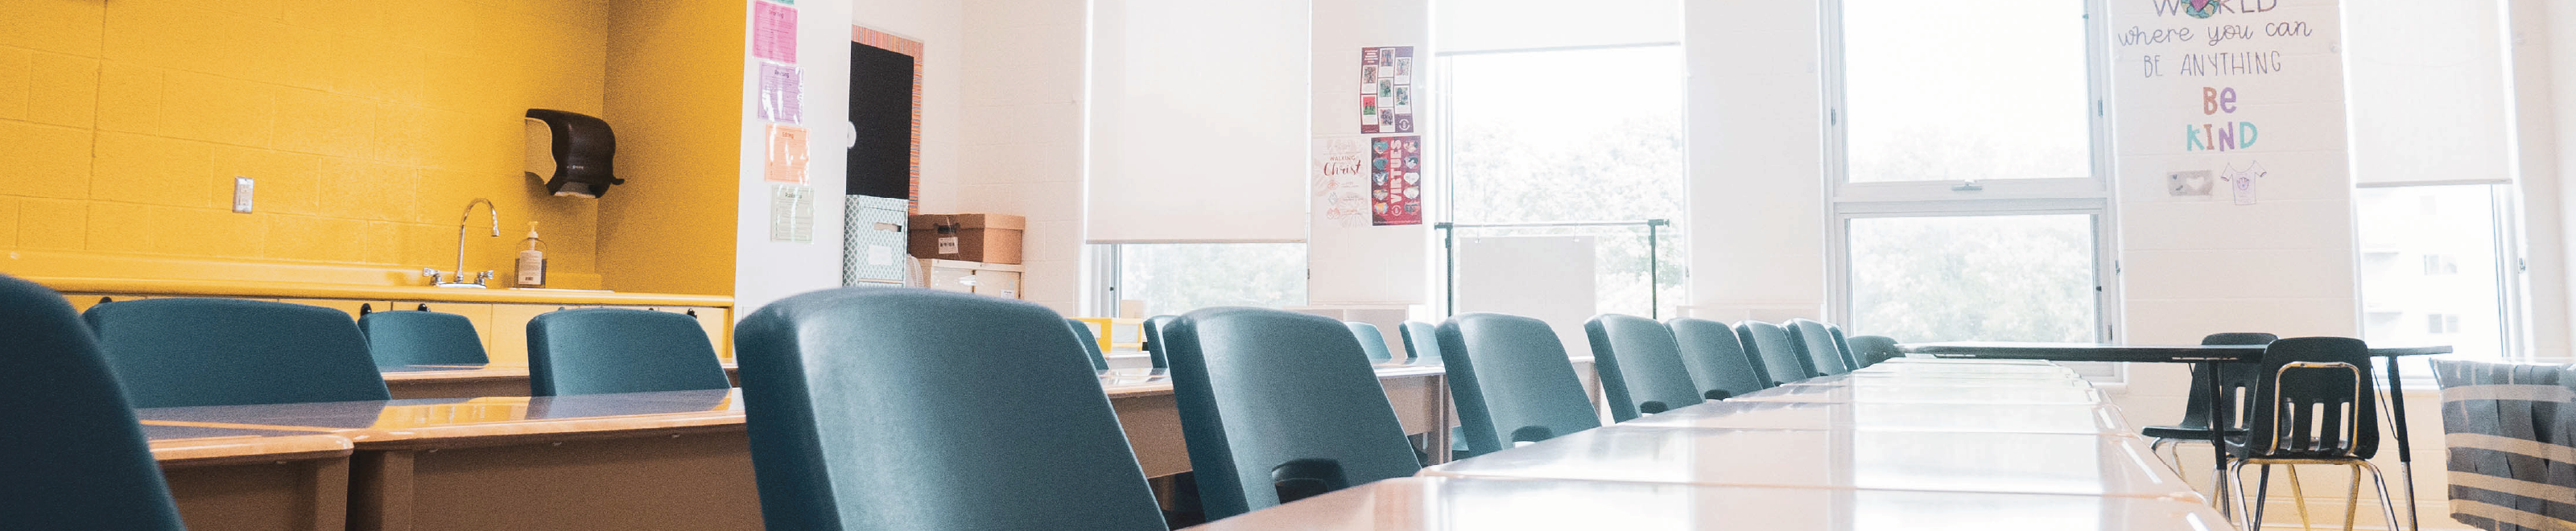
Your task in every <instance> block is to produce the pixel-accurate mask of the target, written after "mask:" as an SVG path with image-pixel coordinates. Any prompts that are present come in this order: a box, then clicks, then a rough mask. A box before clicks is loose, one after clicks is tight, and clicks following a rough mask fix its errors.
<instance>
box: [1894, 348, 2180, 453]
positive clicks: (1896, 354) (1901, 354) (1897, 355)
mask: <svg viewBox="0 0 2576 531" xmlns="http://www.w3.org/2000/svg"><path fill="white" fill-rule="evenodd" d="M1851 347H1852V355H1854V356H1858V357H1860V366H1861V367H1868V366H1871V365H1877V364H1878V362H1882V361H1887V360H1892V359H1896V358H1902V357H1905V351H1902V350H1897V349H1896V339H1894V338H1890V337H1887V336H1852V338H1851ZM1858 368H1859V367H1854V369H1858ZM2192 389H2194V390H2198V389H2200V388H2198V387H2194V388H2192ZM2203 438H2204V439H2205V438H2206V437H2203Z"/></svg>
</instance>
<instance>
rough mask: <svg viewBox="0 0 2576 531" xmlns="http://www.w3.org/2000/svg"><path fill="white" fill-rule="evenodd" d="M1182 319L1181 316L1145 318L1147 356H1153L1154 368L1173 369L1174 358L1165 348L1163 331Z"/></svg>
mask: <svg viewBox="0 0 2576 531" xmlns="http://www.w3.org/2000/svg"><path fill="white" fill-rule="evenodd" d="M1180 319H1181V316H1178V315H1157V316H1153V317H1148V318H1145V354H1147V355H1149V356H1152V358H1153V361H1154V368H1156V369H1167V368H1171V366H1172V356H1171V354H1170V353H1169V349H1166V348H1163V329H1164V328H1167V327H1170V326H1172V321H1177V320H1180Z"/></svg>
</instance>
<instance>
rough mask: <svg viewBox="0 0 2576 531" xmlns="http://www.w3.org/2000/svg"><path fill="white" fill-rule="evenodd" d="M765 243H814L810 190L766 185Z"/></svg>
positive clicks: (796, 186) (795, 186) (812, 196)
mask: <svg viewBox="0 0 2576 531" xmlns="http://www.w3.org/2000/svg"><path fill="white" fill-rule="evenodd" d="M769 241H773V242H789V243H812V242H813V241H814V187H812V186H805V185H801V184H773V185H770V186H769Z"/></svg>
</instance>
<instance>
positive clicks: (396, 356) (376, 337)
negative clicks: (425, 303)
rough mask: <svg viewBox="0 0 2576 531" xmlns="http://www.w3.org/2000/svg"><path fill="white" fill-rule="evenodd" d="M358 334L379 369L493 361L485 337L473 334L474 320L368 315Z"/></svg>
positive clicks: (424, 314)
mask: <svg viewBox="0 0 2576 531" xmlns="http://www.w3.org/2000/svg"><path fill="white" fill-rule="evenodd" d="M358 331H360V332H364V333H366V335H367V353H368V354H369V355H372V356H374V357H375V360H376V365H377V366H382V367H392V366H399V365H481V364H485V363H491V362H492V358H491V357H489V356H487V355H485V354H484V352H483V336H482V334H477V333H475V332H474V320H472V319H467V318H465V316H462V315H457V314H452V313H439V312H429V311H391V312H369V313H368V314H367V315H365V316H363V317H359V318H358Z"/></svg>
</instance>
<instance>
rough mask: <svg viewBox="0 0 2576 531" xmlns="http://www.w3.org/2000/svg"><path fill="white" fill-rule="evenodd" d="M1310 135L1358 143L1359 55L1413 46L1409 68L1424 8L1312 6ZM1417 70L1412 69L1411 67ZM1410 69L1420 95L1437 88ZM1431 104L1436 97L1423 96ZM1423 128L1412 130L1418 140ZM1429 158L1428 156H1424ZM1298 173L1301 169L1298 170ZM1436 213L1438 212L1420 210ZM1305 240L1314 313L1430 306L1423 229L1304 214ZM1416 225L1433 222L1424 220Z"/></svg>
mask: <svg viewBox="0 0 2576 531" xmlns="http://www.w3.org/2000/svg"><path fill="white" fill-rule="evenodd" d="M1313 2H1314V3H1313V9H1314V11H1313V19H1312V20H1313V22H1312V23H1313V26H1314V37H1313V43H1314V54H1313V59H1312V64H1313V65H1314V77H1313V79H1314V83H1313V84H1312V86H1313V90H1314V94H1315V96H1314V107H1313V109H1314V112H1313V113H1312V114H1313V115H1314V126H1313V127H1314V129H1313V134H1315V135H1317V136H1348V135H1357V134H1359V130H1360V118H1359V108H1360V107H1359V104H1360V99H1359V98H1360V95H1359V92H1358V91H1357V90H1353V89H1352V87H1357V86H1359V84H1360V69H1359V62H1360V48H1363V47H1369V46H1406V45H1411V46H1415V47H1416V48H1414V52H1413V56H1414V57H1415V58H1416V59H1415V61H1417V62H1418V61H1426V60H1428V59H1427V58H1429V57H1430V56H1431V49H1430V48H1429V46H1428V45H1429V44H1430V42H1431V35H1430V33H1431V26H1430V24H1431V6H1430V2H1429V1H1428V0H1313ZM1417 64H1419V63H1417ZM1428 71H1429V69H1416V74H1415V78H1416V79H1415V80H1414V84H1415V86H1416V87H1417V88H1416V90H1419V91H1421V93H1423V94H1434V95H1436V94H1438V93H1439V92H1438V91H1437V90H1432V89H1430V88H1428V86H1429V84H1430V83H1438V82H1439V80H1438V79H1436V78H1434V77H1432V76H1430V75H1428ZM1430 97H1437V96H1430ZM1414 108H1415V122H1417V123H1428V122H1430V121H1432V120H1434V119H1436V118H1435V117H1433V116H1431V113H1432V112H1433V109H1436V108H1437V104H1432V105H1415V106H1414ZM1426 130H1427V128H1417V129H1415V132H1416V133H1417V134H1419V133H1423V132H1426ZM1426 151H1428V150H1426ZM1424 155H1425V158H1426V160H1424V162H1423V164H1424V165H1425V166H1426V167H1427V169H1426V172H1427V173H1428V174H1429V175H1431V176H1433V178H1434V179H1443V178H1447V177H1446V176H1445V174H1443V173H1442V172H1441V170H1440V169H1439V164H1440V161H1439V160H1438V158H1437V157H1433V156H1431V154H1430V153H1427V152H1426V153H1425V154H1424ZM1301 168H1302V166H1301ZM1426 206H1427V207H1431V208H1437V207H1438V206H1437V205H1426ZM1307 219H1308V223H1307V231H1308V232H1307V236H1306V263H1307V275H1308V278H1307V281H1306V301H1307V304H1310V305H1314V306H1333V305H1389V304H1392V305H1408V304H1423V303H1427V302H1430V299H1431V297H1432V296H1433V294H1434V293H1435V292H1434V291H1433V290H1434V289H1436V288H1437V284H1438V282H1439V281H1440V279H1441V276H1440V270H1439V269H1438V267H1439V264H1438V263H1437V261H1438V260H1439V256H1438V255H1437V254H1434V253H1433V250H1432V245H1433V244H1434V243H1433V240H1432V238H1433V234H1432V230H1431V226H1430V225H1429V224H1427V223H1426V224H1423V225H1411V226H1395V227H1371V226H1360V227H1344V226H1341V225H1340V224H1339V223H1337V222H1335V221H1333V220H1329V219H1325V218H1324V217H1323V212H1322V210H1321V209H1310V212H1309V213H1308V218H1307ZM1423 219H1426V220H1427V219H1439V216H1438V215H1437V213H1436V212H1425V213H1424V215H1423Z"/></svg>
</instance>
